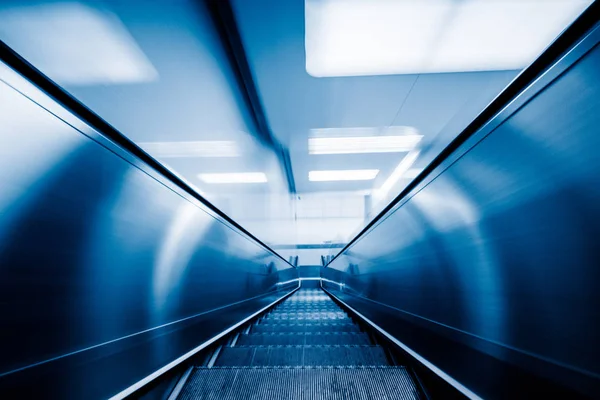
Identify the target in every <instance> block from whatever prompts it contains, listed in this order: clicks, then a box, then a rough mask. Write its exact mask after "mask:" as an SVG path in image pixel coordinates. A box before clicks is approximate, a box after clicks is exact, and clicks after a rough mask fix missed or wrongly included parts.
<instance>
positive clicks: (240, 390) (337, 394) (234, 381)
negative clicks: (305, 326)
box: [180, 367, 421, 400]
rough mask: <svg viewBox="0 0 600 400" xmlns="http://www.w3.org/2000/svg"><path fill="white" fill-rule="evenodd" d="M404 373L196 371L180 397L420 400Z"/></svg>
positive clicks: (354, 370)
mask: <svg viewBox="0 0 600 400" xmlns="http://www.w3.org/2000/svg"><path fill="white" fill-rule="evenodd" d="M420 398H421V396H420V394H419V391H418V389H417V387H416V385H415V383H414V381H413V380H412V378H411V376H410V374H409V373H408V371H407V370H406V369H405V368H403V367H378V368H352V369H345V368H211V369H207V368H197V369H195V370H194V372H193V373H192V375H191V376H190V378H189V380H188V382H187V384H186V385H185V387H184V389H183V391H182V392H181V394H180V399H182V400H193V399H206V400H213V399H214V400H217V399H231V400H238V399H240V400H241V399H257V400H258V399H269V400H270V399H273V400H292V399H307V400H308V399H310V400H312V399H315V400H324V399H328V400H342V399H355V400H367V399H369V400H370V399H382V400H405V399H420Z"/></svg>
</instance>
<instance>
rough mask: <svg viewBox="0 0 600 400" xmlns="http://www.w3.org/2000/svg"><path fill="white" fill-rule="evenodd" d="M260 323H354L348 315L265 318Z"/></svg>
mask: <svg viewBox="0 0 600 400" xmlns="http://www.w3.org/2000/svg"><path fill="white" fill-rule="evenodd" d="M259 324H260V325H276V324H277V325H283V324H287V325H292V324H296V325H325V324H329V325H334V324H335V325H354V321H352V319H351V318H350V317H348V316H346V318H342V319H304V318H300V319H297V318H267V317H265V318H264V319H262V320H261V321H260V322H259Z"/></svg>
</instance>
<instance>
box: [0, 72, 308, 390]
mask: <svg viewBox="0 0 600 400" xmlns="http://www.w3.org/2000/svg"><path fill="white" fill-rule="evenodd" d="M1 78H2V77H0V79H1ZM11 79H12V81H11V84H12V86H9V85H8V84H6V83H5V82H3V81H1V82H0V101H1V102H2V104H3V107H2V108H0V120H1V121H2V128H1V130H0V155H1V156H2V157H0V158H1V160H2V161H1V162H2V168H1V169H0V171H1V172H0V186H2V188H3V189H2V191H1V192H0V207H1V208H0V237H1V239H2V240H1V242H0V315H2V322H1V323H0V324H1V326H0V330H1V331H2V332H3V340H2V342H1V344H0V353H1V354H2V357H0V392H2V393H6V394H8V393H9V392H7V391H9V390H11V388H13V389H16V388H18V389H19V390H20V391H21V390H25V389H26V388H28V389H26V390H27V391H25V392H20V393H21V394H24V393H29V394H31V395H33V394H36V395H40V393H45V395H51V396H57V397H82V398H102V397H107V396H110V395H112V394H115V393H117V392H119V391H120V390H122V389H124V388H125V387H127V386H129V385H131V384H132V383H134V382H136V381H138V380H140V379H142V378H143V377H145V376H146V375H148V374H150V373H152V372H154V371H155V370H157V369H158V368H160V367H162V366H164V365H165V364H168V363H169V362H171V361H173V360H174V359H176V358H177V357H179V356H181V355H182V354H184V353H186V352H188V351H189V350H190V349H193V348H194V347H196V346H198V344H199V343H202V342H203V341H205V340H208V339H209V338H210V337H211V336H214V335H216V334H218V333H219V332H221V331H223V330H225V329H226V328H228V327H229V326H231V325H233V324H235V323H236V322H239V321H240V320H242V319H243V318H246V317H247V316H248V315H250V314H252V313H253V312H256V311H257V310H259V309H260V308H262V307H264V306H265V305H267V304H269V303H270V302H272V301H273V300H274V299H275V298H277V297H280V296H281V295H282V294H284V293H286V292H287V291H289V288H290V285H278V282H280V281H281V282H285V281H290V280H293V279H294V278H296V277H297V276H298V274H297V271H296V269H295V268H293V267H292V266H291V265H289V264H288V263H287V262H285V261H284V260H283V259H281V258H280V257H279V256H277V255H275V254H274V253H272V252H271V251H269V250H268V249H267V248H265V247H263V246H261V245H260V244H259V243H257V242H255V241H254V240H253V239H252V238H250V237H249V236H248V235H246V234H245V233H243V232H241V231H240V230H239V229H238V228H237V227H236V226H235V225H233V224H231V223H230V222H228V221H227V220H226V219H224V218H223V217H221V216H220V215H218V214H216V213H215V212H213V211H211V210H209V209H208V208H207V207H206V206H205V205H203V204H202V203H200V202H199V201H198V200H196V199H194V198H192V197H191V196H189V195H188V194H186V193H185V192H184V191H183V190H179V188H177V187H175V186H174V185H172V184H171V183H170V182H168V181H167V180H165V179H164V178H163V177H162V176H161V175H159V174H158V173H156V172H155V171H153V170H152V169H151V168H148V166H145V165H144V163H143V162H141V160H137V161H136V162H135V163H133V164H132V163H131V162H130V161H129V160H128V158H129V159H130V160H131V157H132V156H131V154H127V152H125V151H124V150H123V149H121V148H119V147H118V146H116V145H114V144H111V143H110V142H108V141H106V140H104V141H100V139H101V137H100V136H98V134H97V133H95V132H93V129H91V128H89V127H88V128H87V131H86V130H84V131H79V130H76V129H74V128H73V127H72V126H71V125H69V124H67V123H65V122H64V121H63V120H61V119H59V118H57V117H56V116H55V115H53V114H51V113H50V112H48V111H47V110H45V109H44V108H42V107H40V105H38V104H37V103H36V102H34V101H32V100H31V99H30V98H28V97H26V96H24V95H23V94H21V93H19V91H18V90H17V89H15V87H17V86H18V85H19V82H18V80H17V79H15V78H14V76H13V77H12V78H11ZM21 83H22V84H23V85H26V82H24V81H23V82H21ZM28 90H30V91H31V90H33V89H32V88H31V87H28ZM36 95H37V96H38V97H39V98H42V97H46V96H45V95H44V94H43V93H42V92H38V93H37V94H36ZM48 100H49V99H48V97H46V99H45V101H48ZM62 112H66V111H65V110H62ZM97 140H98V141H97ZM101 143H102V144H101ZM293 283H295V284H297V281H293ZM291 286H294V284H292V285H291ZM73 381H76V382H78V385H77V388H73V387H70V386H71V385H69V384H68V382H73ZM5 390H7V391H5ZM36 390H37V392H36Z"/></svg>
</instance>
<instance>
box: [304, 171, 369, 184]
mask: <svg viewBox="0 0 600 400" xmlns="http://www.w3.org/2000/svg"><path fill="white" fill-rule="evenodd" d="M378 173H379V170H378V169H343V170H330V171H309V172H308V180H309V181H311V182H328V181H370V180H372V179H375V177H376V176H377V174H378Z"/></svg>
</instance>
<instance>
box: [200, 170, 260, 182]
mask: <svg viewBox="0 0 600 400" xmlns="http://www.w3.org/2000/svg"><path fill="white" fill-rule="evenodd" d="M198 178H200V180H202V181H203V182H204V183H209V184H230V183H266V182H267V175H265V173H264V172H229V173H214V174H199V175H198Z"/></svg>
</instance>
